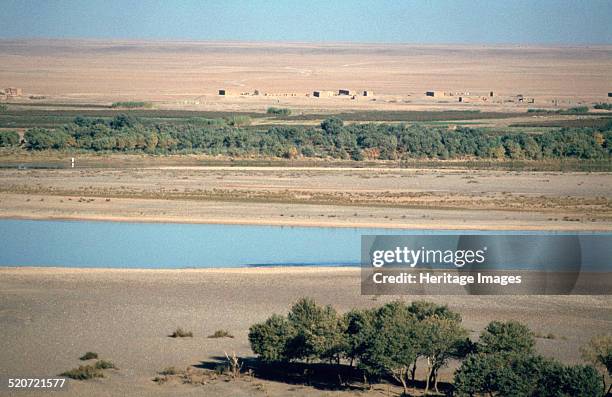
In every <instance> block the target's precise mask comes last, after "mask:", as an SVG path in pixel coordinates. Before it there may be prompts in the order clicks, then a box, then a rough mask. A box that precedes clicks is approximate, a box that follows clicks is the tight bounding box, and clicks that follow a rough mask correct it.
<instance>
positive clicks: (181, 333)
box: [169, 327, 193, 338]
mask: <svg viewBox="0 0 612 397" xmlns="http://www.w3.org/2000/svg"><path fill="white" fill-rule="evenodd" d="M169 336H170V337H171V338H192V337H193V332H191V331H186V330H184V329H183V328H181V327H179V328H177V329H176V330H175V331H174V332H173V333H171V334H170V335H169Z"/></svg>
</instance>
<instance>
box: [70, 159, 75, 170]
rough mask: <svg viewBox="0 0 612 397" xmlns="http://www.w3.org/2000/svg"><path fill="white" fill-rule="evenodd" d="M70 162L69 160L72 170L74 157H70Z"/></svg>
mask: <svg viewBox="0 0 612 397" xmlns="http://www.w3.org/2000/svg"><path fill="white" fill-rule="evenodd" d="M70 160H71V161H70V165H71V168H74V157H72V158H71V159H70Z"/></svg>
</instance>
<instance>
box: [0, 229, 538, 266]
mask: <svg viewBox="0 0 612 397" xmlns="http://www.w3.org/2000/svg"><path fill="white" fill-rule="evenodd" d="M463 233H469V234H479V233H485V232H474V231H469V232H466V231H444V230H418V231H416V230H398V229H363V228H359V229H356V228H315V227H282V226H243V225H203V224H173V223H128V222H91V221H34V220H12V219H4V220H0V242H1V243H0V244H1V247H0V266H62V267H100V268H106V267H109V268H206V267H244V266H267V265H293V266H299V265H320V266H335V265H354V266H358V265H359V263H360V254H361V251H360V250H361V236H362V235H374V234H386V235H397V234H419V235H423V234H432V235H436V234H447V235H448V234H451V235H452V234H463ZM487 233H490V232H487ZM496 233H497V234H505V233H516V232H496ZM520 233H522V234H531V233H534V234H537V233H538V232H520Z"/></svg>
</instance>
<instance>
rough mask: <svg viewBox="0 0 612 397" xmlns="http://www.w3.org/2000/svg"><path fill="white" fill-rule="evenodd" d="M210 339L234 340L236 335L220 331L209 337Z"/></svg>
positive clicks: (223, 330) (224, 330)
mask: <svg viewBox="0 0 612 397" xmlns="http://www.w3.org/2000/svg"><path fill="white" fill-rule="evenodd" d="M208 337H209V338H233V337H234V335H232V334H230V332H229V331H228V330H226V329H218V330H216V331H215V332H214V333H213V334H212V335H208Z"/></svg>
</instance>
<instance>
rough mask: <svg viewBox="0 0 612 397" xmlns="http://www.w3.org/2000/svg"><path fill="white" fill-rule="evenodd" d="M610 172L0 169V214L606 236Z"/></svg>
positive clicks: (611, 221) (611, 219) (611, 225)
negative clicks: (596, 232) (602, 232)
mask: <svg viewBox="0 0 612 397" xmlns="http://www.w3.org/2000/svg"><path fill="white" fill-rule="evenodd" d="M611 187H612V174H610V173H578V172H572V173H558V172H509V171H492V170H491V171H481V170H479V171H474V170H460V169H455V170H453V169H445V170H442V169H439V170H435V169H420V170H415V169H352V168H342V169H331V168H328V169H325V168H290V169H289V168H285V169H283V168H272V167H271V168H265V167H249V168H240V167H238V168H234V167H151V168H141V169H128V168H125V169H61V170H43V169H38V170H36V169H33V170H17V169H2V170H0V204H1V205H0V217H4V218H34V219H95V220H133V221H151V222H165V221H168V222H196V223H234V224H270V225H304V226H346V227H396V228H398V227H404V228H443V229H544V230H611V229H612V202H611V200H612V188H611Z"/></svg>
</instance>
